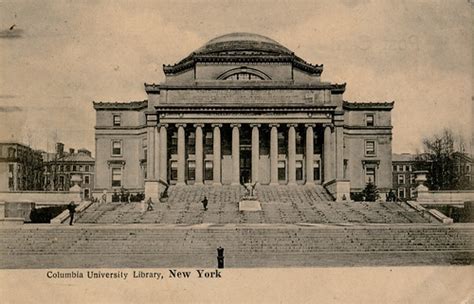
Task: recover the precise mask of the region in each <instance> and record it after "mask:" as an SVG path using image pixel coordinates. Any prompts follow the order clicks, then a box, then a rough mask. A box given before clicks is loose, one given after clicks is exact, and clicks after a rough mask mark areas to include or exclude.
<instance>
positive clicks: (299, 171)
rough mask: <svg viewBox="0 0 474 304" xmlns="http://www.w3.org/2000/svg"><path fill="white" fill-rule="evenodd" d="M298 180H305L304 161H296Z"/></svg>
mask: <svg viewBox="0 0 474 304" xmlns="http://www.w3.org/2000/svg"><path fill="white" fill-rule="evenodd" d="M296 180H303V161H301V160H297V161H296Z"/></svg>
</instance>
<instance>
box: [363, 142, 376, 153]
mask: <svg viewBox="0 0 474 304" xmlns="http://www.w3.org/2000/svg"><path fill="white" fill-rule="evenodd" d="M375 154H376V153H375V141H374V140H367V141H366V142H365V155H368V156H375Z"/></svg>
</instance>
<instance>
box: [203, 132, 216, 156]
mask: <svg viewBox="0 0 474 304" xmlns="http://www.w3.org/2000/svg"><path fill="white" fill-rule="evenodd" d="M212 135H213V134H212V132H206V135H205V137H204V153H205V154H213V153H214V151H213V148H214V140H213V136H212Z"/></svg>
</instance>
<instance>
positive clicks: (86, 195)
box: [84, 188, 90, 199]
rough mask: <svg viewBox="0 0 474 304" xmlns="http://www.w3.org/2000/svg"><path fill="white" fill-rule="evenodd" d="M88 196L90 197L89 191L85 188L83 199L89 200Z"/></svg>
mask: <svg viewBox="0 0 474 304" xmlns="http://www.w3.org/2000/svg"><path fill="white" fill-rule="evenodd" d="M89 195H90V191H89V189H87V188H86V189H84V198H85V199H88V198H89Z"/></svg>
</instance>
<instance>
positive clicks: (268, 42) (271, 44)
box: [163, 33, 323, 76]
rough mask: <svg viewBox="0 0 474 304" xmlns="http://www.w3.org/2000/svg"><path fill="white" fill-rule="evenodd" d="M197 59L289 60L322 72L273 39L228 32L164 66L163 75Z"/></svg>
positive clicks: (203, 60) (188, 65) (187, 67)
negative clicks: (177, 60) (175, 61)
mask: <svg viewBox="0 0 474 304" xmlns="http://www.w3.org/2000/svg"><path fill="white" fill-rule="evenodd" d="M196 62H289V63H292V64H293V66H294V67H295V68H298V69H300V70H303V71H305V72H307V73H310V74H315V75H318V76H319V75H321V73H322V71H323V65H313V64H310V63H308V62H306V61H304V60H303V59H301V58H300V57H298V56H296V55H295V54H294V53H293V52H292V51H290V50H289V49H287V48H286V47H284V46H283V45H281V44H280V43H278V42H276V41H275V40H273V39H271V38H268V37H265V36H262V35H258V34H252V33H230V34H226V35H222V36H219V37H216V38H214V39H211V40H209V41H208V42H206V43H205V44H204V45H203V46H202V47H200V48H198V49H197V50H195V51H194V52H192V53H191V54H189V56H187V57H186V58H184V59H182V60H181V61H179V62H178V63H176V64H174V65H163V71H164V73H165V74H166V75H172V74H176V73H180V72H182V71H187V70H189V69H191V68H192V67H193V66H194V65H195V63H196Z"/></svg>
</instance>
